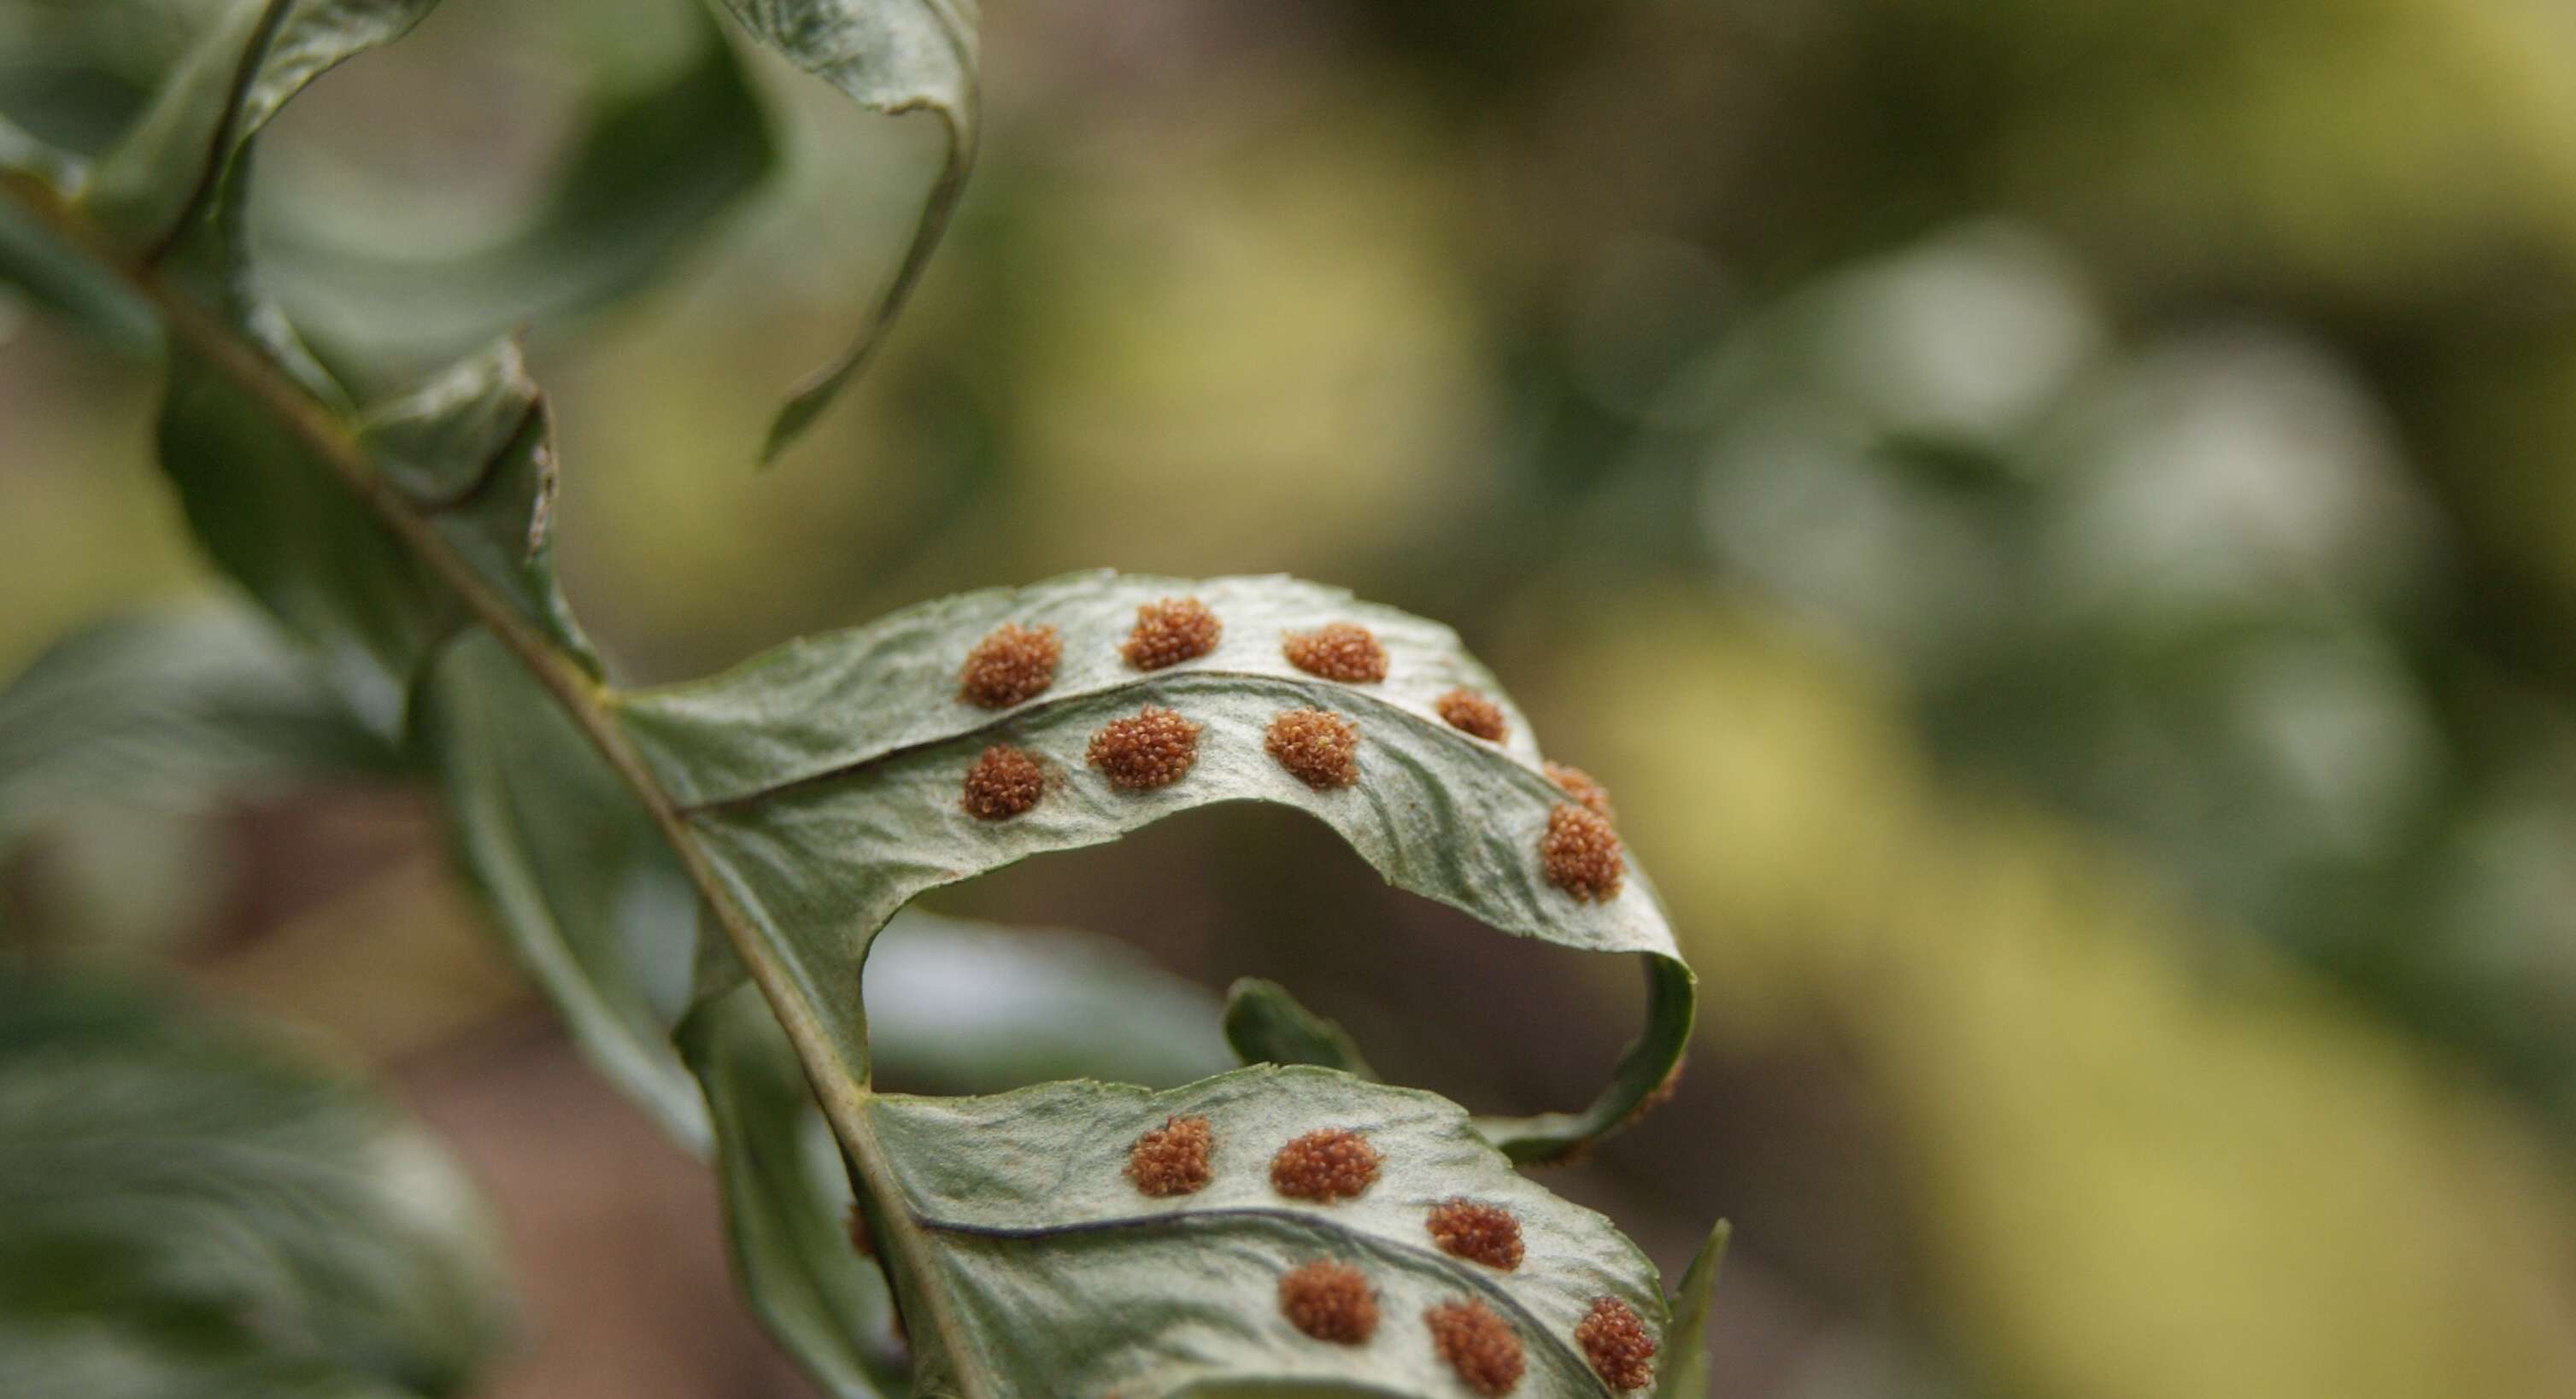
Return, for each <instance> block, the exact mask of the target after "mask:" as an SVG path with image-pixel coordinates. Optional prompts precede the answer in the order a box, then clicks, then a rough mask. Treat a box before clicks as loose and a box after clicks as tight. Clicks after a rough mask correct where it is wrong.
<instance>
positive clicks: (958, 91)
mask: <svg viewBox="0 0 2576 1399" xmlns="http://www.w3.org/2000/svg"><path fill="white" fill-rule="evenodd" d="M724 6H725V8H726V9H727V10H729V11H731V12H732V14H733V17H734V18H735V19H736V20H738V21H740V22H741V24H742V27H743V28H744V30H745V31H747V32H748V33H750V35H751V36H752V37H753V38H754V39H756V40H758V41H759V42H761V43H762V44H765V45H767V46H768V47H770V48H772V49H775V50H777V51H778V52H779V53H780V54H782V55H784V56H785V57H786V58H787V60H788V61H789V62H791V63H794V64H795V65H796V66H797V67H799V68H802V69H804V70H805V71H806V72H808V73H812V74H814V75H815V76H816V77H819V78H821V79H822V80H823V81H825V82H827V83H830V84H831V85H832V86H834V87H836V88H839V89H840V90H841V91H842V92H845V93H847V94H849V95H850V97H851V98H852V99H854V100H855V101H857V102H858V103H859V104H860V105H862V106H865V107H870V108H874V109H875V110H877V111H880V112H885V113H889V114H896V113H903V112H915V111H927V112H930V113H932V114H933V115H935V116H937V117H938V118H939V120H940V123H941V125H942V126H943V127H944V128H945V130H946V134H947V154H946V158H945V159H944V160H943V161H942V163H941V166H940V172H939V179H938V181H937V183H935V184H934V185H933V186H932V187H931V191H930V194H929V197H928V198H927V199H925V200H924V201H923V204H922V210H921V217H920V219H919V221H918V222H917V223H916V224H915V225H914V227H913V232H912V240H911V242H910V243H909V244H907V245H906V246H905V248H904V253H903V260H902V261H901V262H900V263H898V264H897V265H896V267H895V271H894V275H893V276H892V278H890V279H889V280H888V281H887V283H886V288H885V290H884V291H883V292H882V293H880V294H879V296H878V298H877V300H876V302H875V304H874V305H872V306H870V307H869V308H868V311H867V314H866V317H865V319H863V320H862V321H861V322H860V325H859V333H858V337H857V338H856V339H855V340H853V341H852V342H851V344H850V347H849V348H848V349H846V350H844V351H843V352H842V353H841V354H840V356H839V357H838V358H836V359H834V360H833V361H832V362H831V363H830V364H828V365H825V366H824V367H823V368H822V369H820V370H818V371H816V372H815V374H814V375H813V376H812V377H811V378H809V379H807V380H806V381H805V382H804V383H803V384H801V385H799V386H798V387H797V389H796V392H795V394H794V395H793V396H792V397H790V398H789V399H788V401H787V405H786V406H785V407H784V408H782V409H780V410H779V414H778V417H777V420H776V421H775V422H774V423H772V424H771V426H770V431H769V441H768V444H767V446H766V447H765V448H764V449H763V451H762V456H763V457H764V459H766V458H774V457H776V456H777V455H778V454H779V453H780V452H783V451H785V450H786V449H787V447H788V446H789V445H790V444H792V443H793V442H794V441H795V440H796V438H797V436H798V435H799V434H800V433H802V432H804V430H805V429H806V427H807V426H808V425H809V424H811V423H812V422H813V421H814V419H815V417H816V416H817V415H819V414H820V413H821V412H822V411H823V409H824V407H825V406H826V405H828V404H829V403H830V402H831V400H832V397H833V395H835V394H837V393H839V392H840V391H841V389H842V388H843V386H845V385H847V384H848V383H849V382H850V381H851V380H852V379H854V378H856V377H858V374H859V371H860V370H862V369H864V368H866V367H867V362H868V359H869V357H870V356H871V355H873V354H874V353H875V352H876V348H877V345H878V343H879V342H880V341H881V340H882V339H883V338H884V336H885V331H886V327H887V326H888V325H890V324H892V323H893V321H894V318H895V314H896V313H897V312H899V311H901V310H902V309H903V303H904V300H905V298H907V297H909V296H910V295H911V294H912V288H913V285H914V283H916V282H918V281H920V280H921V273H922V270H923V269H924V268H925V267H927V266H929V263H930V254H931V252H932V251H933V250H934V249H936V248H937V247H938V246H939V235H940V233H941V232H942V231H943V230H945V229H946V228H947V226H948V216H949V213H950V211H951V210H953V209H954V208H955V207H956V204H957V197H958V195H959V194H961V193H963V192H964V190H965V187H966V172H967V170H968V169H969V168H971V167H972V166H973V165H974V163H975V129H976V81H977V68H978V65H979V63H980V61H981V59H980V46H981V42H982V41H981V39H980V37H979V35H978V34H977V28H976V27H977V24H978V16H977V12H976V11H977V6H976V0H724Z"/></svg>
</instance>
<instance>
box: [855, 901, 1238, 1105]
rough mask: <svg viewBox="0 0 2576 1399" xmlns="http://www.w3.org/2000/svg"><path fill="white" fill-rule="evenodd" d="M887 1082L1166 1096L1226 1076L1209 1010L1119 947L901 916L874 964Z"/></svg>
mask: <svg viewBox="0 0 2576 1399" xmlns="http://www.w3.org/2000/svg"><path fill="white" fill-rule="evenodd" d="M866 991H867V1011H868V1032H869V1035H870V1037H871V1039H872V1040H873V1041H874V1043H875V1046H876V1055H877V1059H878V1061H879V1063H880V1064H881V1065H882V1066H883V1068H884V1069H885V1072H886V1073H887V1074H888V1075H890V1076H893V1077H897V1078H899V1079H901V1080H903V1081H904V1082H905V1083H907V1084H912V1085H919V1086H921V1087H926V1088H927V1087H935V1088H938V1089H941V1090H943V1091H948V1092H960V1093H993V1092H999V1091H1001V1090H1003V1089H1009V1088H1018V1087H1020V1086H1022V1085H1023V1084H1030V1083H1037V1082H1041V1081H1044V1080H1047V1079H1055V1078H1101V1079H1109V1080H1112V1081H1115V1082H1119V1083H1138V1084H1145V1085H1147V1086H1150V1087H1156V1088H1164V1087H1170V1086H1171V1085H1173V1084H1179V1083H1187V1082H1189V1081H1191V1080H1192V1079H1198V1078H1205V1077H1206V1076H1208V1075H1209V1074H1213V1073H1218V1072H1221V1071H1223V1070H1225V1069H1227V1068H1230V1067H1232V1065H1233V1062H1234V1061H1233V1059H1232V1058H1231V1057H1230V1056H1229V1055H1228V1054H1227V1052H1226V1046H1225V1040H1224V1037H1223V1036H1221V1035H1220V1034H1219V1033H1218V1031H1217V1015H1218V1009H1217V999H1216V997H1214V996H1212V995H1210V994H1208V992H1207V991H1206V989H1205V988H1203V987H1200V986H1198V985H1197V984H1195V983H1193V982H1189V981H1184V980H1182V979H1181V978H1179V977H1177V976H1174V975H1172V974H1171V973H1169V972H1166V971H1164V970H1162V969H1161V968H1159V967H1156V966H1155V965H1153V964H1152V963H1151V962H1149V961H1147V960H1146V959H1145V958H1144V957H1142V956H1141V955H1139V954H1138V953H1137V952H1136V950H1135V949H1134V948H1132V947H1130V946H1128V945H1127V944H1125V943H1123V942H1118V941H1115V940H1112V939H1109V938H1104V937H1095V936H1092V935H1090V934H1087V933H1075V932H1066V931H1063V930H1060V929H1032V928H1003V927H996V926H994V925H992V924H989V923H978V922H974V921H971V920H968V919H963V918H943V917H940V916H938V915H936V914H930V913H924V912H922V911H920V910H919V909H907V910H905V911H904V912H903V913H902V914H900V915H898V916H897V917H896V918H895V920H894V921H893V922H892V923H890V924H888V925H887V926H886V930H885V932H884V934H883V935H882V936H881V937H880V938H879V939H878V945H877V948H876V950H875V952H874V953H873V954H872V955H871V956H870V957H869V959H868V978H867V988H866Z"/></svg>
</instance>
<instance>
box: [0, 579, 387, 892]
mask: <svg viewBox="0 0 2576 1399" xmlns="http://www.w3.org/2000/svg"><path fill="white" fill-rule="evenodd" d="M394 768H395V761H394V755H393V753H392V752H391V751H390V750H389V749H387V748H386V747H385V746H384V745H383V744H382V743H381V742H379V741H378V740H377V739H376V738H375V736H374V735H372V734H369V733H368V732H367V731H366V730H364V729H362V728H360V727H359V726H358V725H357V724H356V723H355V722H354V721H353V720H352V719H351V718H350V717H349V714H348V712H347V711H346V710H345V709H343V708H342V707H341V706H340V705H339V703H338V702H337V701H336V700H334V699H333V698H332V696H331V694H330V692H329V690H328V689H327V688H325V687H324V686H323V685H322V683H321V681H320V678H319V677H318V676H316V675H315V674H314V672H313V664H312V660H311V658H310V657H309V656H308V655H307V654H306V653H305V652H303V651H302V650H300V649H298V648H297V647H295V646H294V645H292V644H291V643H290V642H288V641H287V639H286V638H285V637H283V636H280V635H279V634H278V633H277V631H276V629H275V628H274V627H272V626H270V625H269V624H267V623H266V622H264V621H261V620H260V619H258V618H257V617H255V616H252V615H250V614H249V613H247V612H245V611H243V610H241V609H239V608H235V607H228V606H223V605H220V604H216V603H211V602H203V603H194V604H190V605H187V606H183V607H176V608H171V609H168V610H166V611H159V612H147V613H140V614H137V615H134V616H130V617H124V618H119V619H117V620H114V621H110V622H104V623H100V624H98V625H96V626H92V627H88V628H85V629H83V630H81V631H78V632H75V633H73V634H72V635H71V636H68V637H66V638H64V639H63V640H60V641H57V642H55V643H54V644H53V645H52V646H50V647H48V648H46V650H45V652H44V654H42V655H40V656H38V657H37V658H36V659H35V660H34V661H33V662H32V663H30V664H29V665H28V666H27V668H26V669H25V670H23V671H21V672H19V674H18V676H17V678H15V679H14V680H12V681H10V682H9V685H8V687H7V688H6V689H4V690H0V853H5V852H6V850H7V848H8V847H9V846H10V845H11V844H12V843H13V842H14V841H16V840H17V839H19V838H20V837H23V836H25V835H27V834H28V833H30V832H32V831H34V830H37V829H40V828H42V827H44V826H46V825H48V824H50V823H52V822H55V821H59V820H63V819H66V817H67V816H69V815H70V814H71V813H74V812H77V811H80V810H82V809H84V808H88V807H94V806H97V805H99V804H101V803H107V804H113V805H115V806H118V807H124V808H141V807H150V808H154V809H160V810H195V809H198V808H201V807H203V806H204V805H205V804H206V803H208V802H209V801H211V800H213V799H214V798H216V797H217V796H219V795H232V794H237V793H252V792H257V791H260V790H262V789H272V788H276V787H280V786H288V785H302V784H305V783H309V782H314V781H323V780H345V779H349V778H361V779H374V778H382V777H384V776H386V775H388V774H389V773H391V772H392V771H393V770H394Z"/></svg>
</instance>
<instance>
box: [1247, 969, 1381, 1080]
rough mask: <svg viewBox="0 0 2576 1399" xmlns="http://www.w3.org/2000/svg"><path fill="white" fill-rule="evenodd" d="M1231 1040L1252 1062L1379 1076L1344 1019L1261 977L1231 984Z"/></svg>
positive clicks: (1371, 1077) (1248, 1061)
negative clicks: (1313, 1007) (1331, 1017)
mask: <svg viewBox="0 0 2576 1399" xmlns="http://www.w3.org/2000/svg"><path fill="white" fill-rule="evenodd" d="M1225 1040H1226V1043H1227V1044H1229V1045H1232V1046H1233V1047H1234V1053H1235V1057H1237V1058H1239V1059H1241V1060H1242V1061H1243V1062H1244V1063H1246V1064H1312V1065H1315V1066H1316V1067H1318V1068H1325V1069H1339V1070H1341V1071H1342V1072H1343V1073H1346V1074H1350V1075H1352V1076H1353V1077H1356V1078H1365V1079H1370V1080H1375V1079H1376V1078H1377V1076H1378V1075H1377V1071H1376V1070H1374V1069H1371V1068H1370V1067H1369V1066H1368V1060H1367V1059H1366V1058H1365V1057H1363V1056H1362V1055H1361V1054H1360V1047H1359V1044H1358V1043H1357V1042H1356V1041H1354V1040H1353V1039H1352V1038H1351V1037H1350V1033H1349V1032H1348V1031H1346V1030H1344V1029H1343V1028H1342V1027H1341V1025H1340V1024H1339V1023H1338V1022H1336V1021H1331V1020H1327V1019H1325V1018H1324V1017H1322V1016H1320V1015H1317V1014H1315V1013H1314V1012H1313V1011H1311V1010H1308V1009H1306V1008H1305V1007H1304V1006H1302V1005H1299V1004H1298V1003H1297V999H1296V997H1294V996H1291V995H1289V994H1288V988H1287V987H1285V986H1282V985H1280V984H1279V983H1278V982H1275V981H1264V980H1262V979H1261V978H1259V977H1256V976H1247V977H1244V978H1243V979H1241V980H1239V981H1237V982H1235V983H1234V985H1232V986H1230V987H1228V988H1226V993H1225Z"/></svg>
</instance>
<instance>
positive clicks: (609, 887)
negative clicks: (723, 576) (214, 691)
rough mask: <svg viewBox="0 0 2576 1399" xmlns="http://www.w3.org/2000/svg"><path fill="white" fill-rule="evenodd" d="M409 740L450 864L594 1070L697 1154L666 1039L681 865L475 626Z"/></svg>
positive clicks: (701, 1147) (565, 724)
mask: <svg viewBox="0 0 2576 1399" xmlns="http://www.w3.org/2000/svg"><path fill="white" fill-rule="evenodd" d="M422 693H423V699H422V703H421V704H420V706H419V725H418V734H417V739H418V742H419V744H420V747H421V751H422V752H423V753H425V754H427V755H429V756H430V757H431V759H432V760H433V764H434V766H435V768H436V770H437V773H438V779H439V782H440V784H441V787H442V789H443V792H444V795H445V796H446V799H447V801H446V806H447V815H448V820H449V825H450V830H451V832H452V840H453V844H454V847H455V849H456V852H457V858H458V860H459V862H460V863H461V864H462V865H463V866H464V868H465V870H466V872H467V873H468V874H469V875H470V876H471V877H472V878H473V880H474V882H475V883H476V885H478V886H479V887H480V888H481V890H482V891H483V894H484V896H485V898H486V899H487V900H488V901H489V902H490V905H491V907H492V911H493V915H494V917H495V918H496V919H497V920H498V921H499V924H500V926H501V930H502V932H503V934H504V938H505V941H507V942H508V944H509V946H510V948H511V950H512V952H513V953H514V954H515V955H516V957H517V959H518V961H519V964H520V966H521V967H523V968H524V969H526V971H527V973H528V975H529V976H530V977H531V978H532V979H533V980H535V982H536V983H537V985H538V986H539V987H540V988H541V989H543V990H544V992H545V993H546V996H547V998H548V999H549V1000H551V1001H553V1002H554V1004H555V1007H556V1008H557V1009H558V1010H560V1011H562V1012H563V1016H564V1021H565V1024H566V1026H567V1027H568V1028H569V1029H570V1030H571V1031H572V1035H573V1042H574V1043H575V1044H576V1045H578V1046H579V1047H580V1048H581V1051H582V1053H583V1054H584V1056H585V1057H587V1058H588V1059H589V1060H590V1062H591V1064H592V1066H593V1067H595V1068H597V1069H598V1070H599V1071H600V1073H601V1074H603V1075H604V1076H605V1077H606V1078H607V1079H608V1080H609V1081H610V1082H611V1083H613V1084H615V1085H617V1087H618V1088H620V1089H621V1090H623V1091H624V1092H625V1093H626V1094H627V1095H628V1096H629V1097H632V1098H633V1099H634V1100H635V1101H636V1102H637V1103H638V1104H639V1105H640V1106H642V1107H643V1108H644V1109H645V1111H646V1112H647V1113H648V1114H649V1115H651V1116H652V1118H653V1119H654V1120H655V1122H656V1123H658V1124H659V1125H660V1126H661V1127H662V1128H663V1130H665V1131H666V1132H668V1133H670V1135H671V1136H672V1138H673V1139H674V1140H676V1141H678V1142H680V1143H681V1144H683V1145H685V1146H687V1147H689V1148H690V1149H691V1150H694V1151H697V1152H699V1153H701V1154H703V1153H705V1152H706V1151H707V1150H708V1149H709V1141H708V1129H707V1121H706V1112H705V1108H704V1105H703V1103H702V1102H701V1100H700V1097H699V1094H698V1088H697V1085H696V1084H695V1083H694V1082H692V1081H691V1079H690V1077H689V1073H688V1070H687V1068H686V1066H684V1065H683V1064H682V1063H681V1062H680V1058H679V1055H678V1052H677V1051H676V1050H675V1049H674V1048H673V1046H672V1044H671V1041H670V1032H671V1027H672V1026H673V1025H675V1024H677V1023H678V1021H679V1017H680V1015H681V1013H682V1011H683V1010H684V1009H685V1008H686V1004H687V1001H688V992H689V973H690V964H691V960H692V958H693V956H694V955H695V949H696V942H697V924H696V920H697V899H696V895H695V892H694V891H693V890H692V889H691V888H690V886H689V882H688V877H687V875H686V874H685V873H684V872H683V871H682V870H681V868H680V866H679V862H678V860H677V859H676V858H674V857H673V855H672V853H671V850H670V847H669V846H667V845H665V844H664V843H663V841H662V838H661V833H660V832H659V831H658V830H656V829H655V827H654V825H653V823H652V821H651V819H650V818H649V817H648V816H647V815H646V814H645V812H644V810H643V809H642V807H641V806H639V805H638V804H637V802H636V800H635V796H634V794H633V793H632V792H630V791H628V790H627V789H626V787H625V785H624V784H623V783H621V782H620V781H619V780H618V778H617V775H616V774H615V773H614V772H612V771H610V770H609V768H608V765H607V764H606V763H605V762H603V761H602V760H601V758H600V756H599V754H598V752H597V751H596V750H595V749H593V748H592V747H591V746H590V743H589V741H588V740H587V739H585V738H583V737H582V735H581V733H580V732H579V731H578V730H576V729H575V728H574V727H573V725H572V723H571V721H570V720H568V719H566V718H565V717H564V714H563V711H562V709H561V707H560V706H558V705H557V704H556V703H555V702H554V700H553V699H552V697H550V696H548V695H547V694H546V693H545V692H544V691H543V690H542V689H540V688H539V687H538V685H537V683H536V682H535V681H534V680H533V679H531V678H529V676H528V673H527V671H526V670H525V669H524V668H523V667H521V666H520V665H519V663H518V661H517V660H516V659H515V658H513V657H512V656H510V655H509V654H508V653H507V652H506V651H504V650H503V649H502V648H501V645H500V643H499V642H497V641H495V640H494V639H493V638H492V637H491V636H490V635H489V634H487V633H475V634H472V635H469V636H465V637H460V638H458V639H457V640H456V641H455V642H454V643H452V644H451V645H450V646H449V647H448V648H447V650H446V651H445V652H444V653H443V654H442V655H441V656H440V657H439V659H438V661H437V663H436V665H435V667H434V668H433V671H432V674H431V676H430V679H429V681H428V683H427V684H426V686H425V687H424V688H423V692H422Z"/></svg>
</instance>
